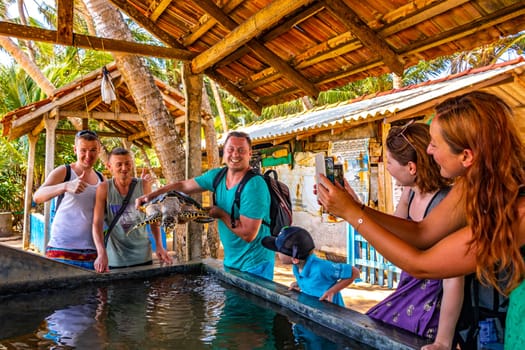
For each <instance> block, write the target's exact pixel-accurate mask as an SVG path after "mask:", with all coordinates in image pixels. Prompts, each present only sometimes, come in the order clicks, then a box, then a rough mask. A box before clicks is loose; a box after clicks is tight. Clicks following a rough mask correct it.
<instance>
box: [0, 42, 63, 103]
mask: <svg viewBox="0 0 525 350" xmlns="http://www.w3.org/2000/svg"><path fill="white" fill-rule="evenodd" d="M0 46H2V47H3V48H4V49H5V50H6V51H7V52H8V53H9V54H10V55H11V57H13V58H14V59H15V61H16V63H18V64H19V65H20V67H22V69H23V70H25V71H26V73H27V74H28V75H29V76H30V77H31V79H33V80H34V81H35V83H36V84H37V85H38V86H39V87H40V88H41V89H42V91H44V93H45V94H46V95H47V96H53V92H54V91H55V87H54V86H53V84H51V82H50V81H49V80H48V79H47V78H46V76H45V75H44V74H43V73H42V71H41V70H40V68H38V66H37V65H36V64H35V62H33V61H32V60H31V58H29V56H27V54H26V53H25V52H24V51H22V49H20V47H19V46H18V45H17V44H15V43H14V41H13V40H11V39H9V38H8V37H6V36H0Z"/></svg>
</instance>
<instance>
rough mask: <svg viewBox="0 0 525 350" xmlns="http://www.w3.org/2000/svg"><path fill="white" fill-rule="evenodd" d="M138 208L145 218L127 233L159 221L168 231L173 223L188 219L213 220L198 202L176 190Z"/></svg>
mask: <svg viewBox="0 0 525 350" xmlns="http://www.w3.org/2000/svg"><path fill="white" fill-rule="evenodd" d="M140 210H142V211H143V212H145V213H146V219H145V220H144V221H142V222H139V223H138V224H136V225H135V226H133V227H132V228H131V229H130V230H129V231H128V233H130V232H131V231H133V230H135V229H137V228H139V227H142V226H145V225H147V224H151V223H155V222H159V221H160V222H161V224H162V227H163V228H164V230H166V231H168V230H172V229H173V228H174V227H175V224H185V223H187V222H189V221H195V222H199V223H207V222H212V221H213V220H214V218H212V217H211V216H209V215H208V210H207V209H205V208H203V207H202V205H201V204H200V203H199V202H197V201H196V200H195V199H193V198H191V197H190V196H188V195H186V194H184V193H182V192H178V191H169V192H166V193H164V194H161V195H159V196H157V197H155V198H153V199H152V200H151V201H149V202H147V203H145V204H144V205H143V206H142V207H140Z"/></svg>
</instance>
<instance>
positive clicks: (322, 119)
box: [237, 58, 525, 143]
mask: <svg viewBox="0 0 525 350" xmlns="http://www.w3.org/2000/svg"><path fill="white" fill-rule="evenodd" d="M524 68H525V60H524V59H523V58H519V59H516V60H513V61H510V62H506V63H503V64H497V65H492V66H488V67H484V68H482V69H473V70H470V71H466V72H462V73H460V74H456V75H452V76H448V77H445V78H442V79H439V80H435V81H429V82H426V83H422V84H418V85H414V86H409V87H406V88H403V89H397V90H391V91H389V92H383V93H380V94H377V95H370V96H367V97H364V98H361V99H356V100H352V101H348V102H344V103H339V104H337V105H331V106H329V107H326V106H325V107H323V108H316V109H314V110H310V111H307V112H303V113H300V114H295V115H292V116H286V117H280V118H275V119H271V120H268V121H264V122H258V123H255V124H251V125H249V126H246V127H242V128H239V129H237V130H238V131H244V132H246V133H248V134H249V135H250V137H251V138H252V140H253V141H254V142H256V143H257V141H264V140H269V139H275V138H281V137H285V136H287V135H294V134H297V133H303V132H308V131H314V130H318V129H319V130H321V129H326V128H332V127H336V126H338V125H342V124H345V123H353V124H354V125H355V124H360V122H367V121H371V120H372V119H373V118H377V117H380V118H384V117H390V116H392V115H395V114H396V113H401V112H403V111H404V110H408V109H411V108H413V107H415V106H418V105H423V104H428V103H432V102H433V101H434V102H435V101H436V99H442V98H445V97H447V96H449V95H451V94H454V93H456V94H457V93H458V92H461V91H463V90H465V89H466V88H471V87H473V86H476V85H479V84H480V83H483V82H486V81H489V80H491V79H492V78H494V77H497V76H500V75H502V74H504V73H508V72H511V71H514V70H519V74H521V73H522V72H523V70H524ZM523 102H524V101H521V103H522V105H525V104H524V103H523Z"/></svg>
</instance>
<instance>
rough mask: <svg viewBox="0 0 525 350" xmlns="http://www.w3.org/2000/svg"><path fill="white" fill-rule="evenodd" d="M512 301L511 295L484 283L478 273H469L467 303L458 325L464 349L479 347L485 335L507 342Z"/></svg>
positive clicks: (466, 286)
mask: <svg viewBox="0 0 525 350" xmlns="http://www.w3.org/2000/svg"><path fill="white" fill-rule="evenodd" d="M508 303H509V300H508V297H506V296H504V295H501V294H500V293H499V292H498V291H497V290H496V288H494V287H493V286H485V285H483V284H481V282H479V280H478V279H477V278H476V275H475V274H470V275H467V276H465V290H464V299H463V307H462V309H461V314H460V316H459V320H458V323H457V326H456V340H457V342H458V344H459V345H460V346H461V350H476V349H478V340H480V341H483V339H484V338H485V339H489V338H492V340H494V339H496V338H497V342H498V343H503V337H504V329H505V318H506V317H507V307H508ZM489 331H490V332H489ZM487 332H489V333H490V334H487Z"/></svg>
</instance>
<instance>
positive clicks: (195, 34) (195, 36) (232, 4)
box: [182, 0, 244, 47]
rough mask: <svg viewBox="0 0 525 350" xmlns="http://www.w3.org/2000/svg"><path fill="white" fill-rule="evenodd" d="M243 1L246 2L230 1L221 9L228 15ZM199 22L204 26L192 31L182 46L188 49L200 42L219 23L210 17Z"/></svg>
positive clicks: (239, 0)
mask: <svg viewBox="0 0 525 350" xmlns="http://www.w3.org/2000/svg"><path fill="white" fill-rule="evenodd" d="M243 1H244V0H230V1H228V2H227V3H226V4H225V5H224V6H223V7H221V10H222V11H223V12H224V13H226V14H228V13H230V12H232V11H233V10H235V9H236V8H237V6H239V5H240V4H241V3H242V2H243ZM201 21H202V22H201ZM199 22H200V23H202V24H201V25H200V26H198V27H197V28H195V29H192V31H191V32H190V33H189V34H188V35H187V36H186V37H185V38H184V39H183V40H182V44H183V45H184V46H185V47H188V46H190V45H191V44H193V43H194V42H196V41H197V40H199V38H200V37H201V36H203V35H204V34H205V33H206V32H207V31H208V30H210V29H211V28H213V26H214V25H216V24H217V21H216V20H215V18H213V17H208V18H206V19H203V18H202V17H201V18H200V19H199Z"/></svg>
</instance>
